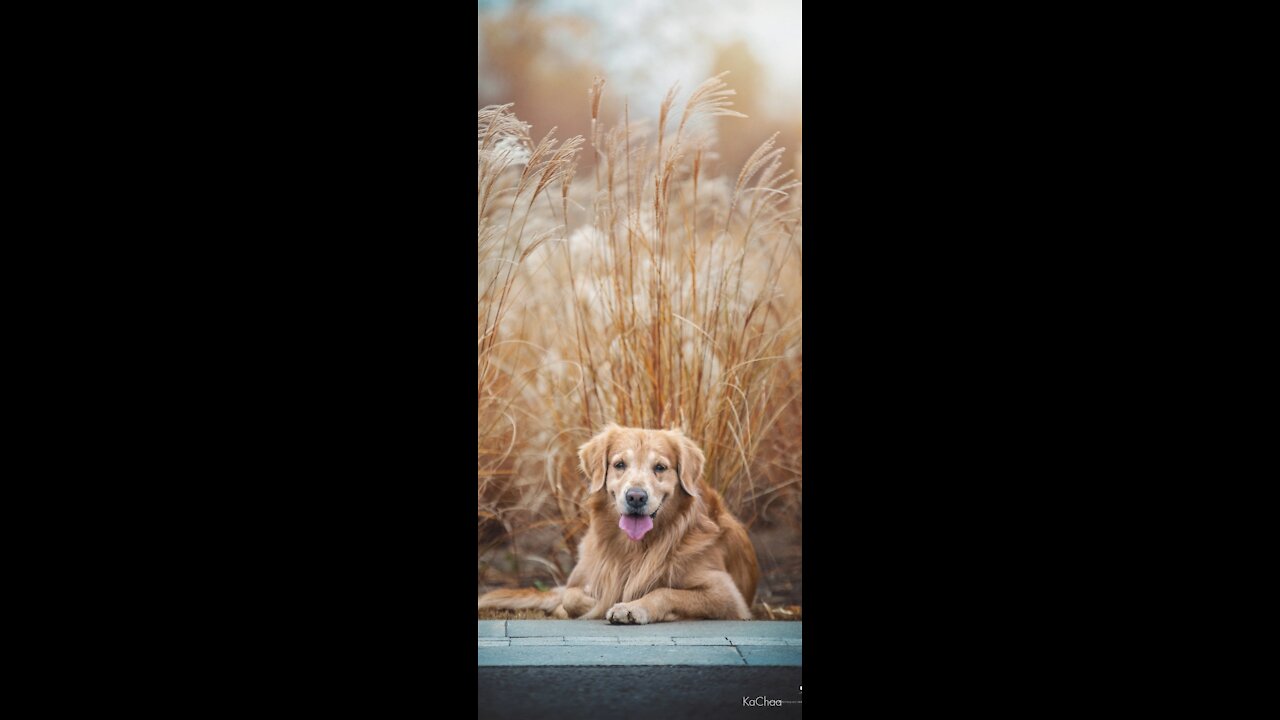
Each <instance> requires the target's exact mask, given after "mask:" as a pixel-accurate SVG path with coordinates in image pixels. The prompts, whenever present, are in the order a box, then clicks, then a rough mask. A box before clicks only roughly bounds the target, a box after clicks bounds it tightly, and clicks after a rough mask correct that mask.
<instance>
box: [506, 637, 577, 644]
mask: <svg viewBox="0 0 1280 720" xmlns="http://www.w3.org/2000/svg"><path fill="white" fill-rule="evenodd" d="M511 644H512V645H563V644H564V638H562V637H517V638H511Z"/></svg>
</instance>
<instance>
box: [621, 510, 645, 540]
mask: <svg viewBox="0 0 1280 720" xmlns="http://www.w3.org/2000/svg"><path fill="white" fill-rule="evenodd" d="M618 527H620V528H622V530H623V531H624V532H626V533H627V537H629V538H631V539H632V540H639V539H640V538H642V537H644V534H645V533H647V532H649V531H650V530H652V529H653V518H651V517H649V516H648V515H623V516H622V517H620V518H618Z"/></svg>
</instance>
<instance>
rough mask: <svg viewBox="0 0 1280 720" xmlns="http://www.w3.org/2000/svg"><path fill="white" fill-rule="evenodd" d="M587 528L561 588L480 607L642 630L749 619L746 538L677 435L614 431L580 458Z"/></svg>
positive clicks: (495, 599)
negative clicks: (682, 622) (680, 622)
mask: <svg viewBox="0 0 1280 720" xmlns="http://www.w3.org/2000/svg"><path fill="white" fill-rule="evenodd" d="M578 458H579V460H580V461H581V464H582V472H583V473H584V474H586V476H587V479H588V482H589V486H588V498H587V508H588V512H589V513H590V516H591V524H590V527H589V528H588V529H587V534H586V537H584V538H583V540H582V543H581V544H580V545H579V546H578V564H577V566H575V567H574V569H573V572H572V573H570V575H569V581H568V582H567V583H566V584H565V585H564V586H563V587H557V588H554V589H552V590H550V591H547V592H539V591H537V590H531V589H521V590H495V591H493V592H490V593H486V594H484V595H483V596H481V598H480V601H479V605H480V608H482V609H483V608H503V609H511V610H517V609H526V608H537V609H542V610H545V611H548V612H552V613H553V614H554V615H555V616H556V617H559V618H570V617H573V618H584V619H598V618H605V619H606V620H608V621H609V622H611V623H614V624H636V625H644V624H646V623H653V622H666V621H669V620H685V619H693V618H708V619H718V620H749V619H751V611H750V608H751V603H752V601H753V600H754V599H755V594H756V583H757V582H758V581H759V579H760V570H759V566H758V565H757V563H756V552H755V548H753V547H752V546H751V538H750V537H748V535H747V531H746V529H745V528H743V526H742V523H740V522H738V520H737V518H735V517H734V516H733V515H732V514H730V512H729V510H728V509H727V508H726V507H725V505H724V501H723V500H722V499H721V497H720V495H719V494H718V493H716V491H715V490H714V489H713V488H712V487H711V486H710V485H709V484H708V483H705V482H703V477H702V465H703V460H704V456H703V454H702V450H700V449H699V448H698V446H697V445H696V444H695V443H694V442H693V441H692V440H690V439H689V438H688V437H686V436H685V435H684V433H683V432H681V431H679V430H646V429H642V428H625V427H619V426H617V425H613V424H610V425H609V426H607V427H606V428H605V429H604V430H602V431H601V432H600V433H599V434H598V435H596V436H595V437H593V438H591V439H590V440H588V441H587V442H586V443H585V444H584V445H583V446H582V447H581V448H579V449H578Z"/></svg>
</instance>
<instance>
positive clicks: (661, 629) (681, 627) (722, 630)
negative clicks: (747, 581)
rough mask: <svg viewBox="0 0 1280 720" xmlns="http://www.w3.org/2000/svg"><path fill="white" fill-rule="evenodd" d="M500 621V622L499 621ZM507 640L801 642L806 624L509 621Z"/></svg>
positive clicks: (750, 621)
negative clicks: (764, 639)
mask: <svg viewBox="0 0 1280 720" xmlns="http://www.w3.org/2000/svg"><path fill="white" fill-rule="evenodd" d="M499 622H500V621H499ZM506 622H507V627H506V635H507V637H585V636H590V635H602V636H613V637H619V638H625V637H642V636H646V637H648V636H658V637H677V636H678V637H725V636H729V635H739V636H742V637H773V638H795V639H799V638H800V635H801V632H802V630H803V625H804V623H803V622H800V621H795V622H790V621H781V620H681V621H679V622H669V623H651V624H649V625H611V624H610V623H609V622H608V621H607V620H508V621H506Z"/></svg>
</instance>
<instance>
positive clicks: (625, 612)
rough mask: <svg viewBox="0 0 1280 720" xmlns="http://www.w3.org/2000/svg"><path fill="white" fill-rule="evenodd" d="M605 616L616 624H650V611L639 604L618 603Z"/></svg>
mask: <svg viewBox="0 0 1280 720" xmlns="http://www.w3.org/2000/svg"><path fill="white" fill-rule="evenodd" d="M604 617H605V619H606V620H608V621H609V622H611V623H613V624H614V625H648V624H649V611H648V610H645V609H644V608H642V607H640V606H639V605H637V604H634V603H632V604H627V603H618V604H617V605H614V606H613V607H611V608H609V612H607V613H605V614H604Z"/></svg>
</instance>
